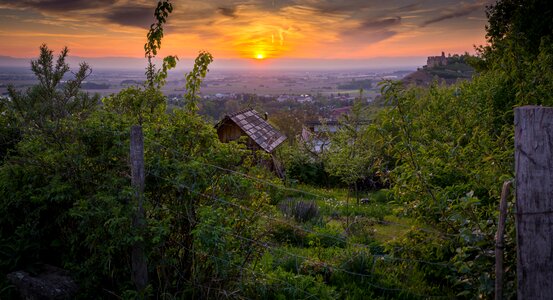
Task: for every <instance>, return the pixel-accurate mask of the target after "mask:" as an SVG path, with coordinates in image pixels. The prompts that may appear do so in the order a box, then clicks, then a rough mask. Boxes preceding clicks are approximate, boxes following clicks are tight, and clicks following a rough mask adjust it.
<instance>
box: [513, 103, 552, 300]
mask: <svg viewBox="0 0 553 300" xmlns="http://www.w3.org/2000/svg"><path fill="white" fill-rule="evenodd" d="M515 173H516V229H517V254H518V258H517V279H518V288H517V294H518V299H553V108H551V107H540V106H524V107H519V108H516V109H515Z"/></svg>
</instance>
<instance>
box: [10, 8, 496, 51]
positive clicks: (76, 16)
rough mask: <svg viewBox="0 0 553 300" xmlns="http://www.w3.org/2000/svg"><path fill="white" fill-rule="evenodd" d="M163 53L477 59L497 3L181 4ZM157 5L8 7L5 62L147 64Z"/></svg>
mask: <svg viewBox="0 0 553 300" xmlns="http://www.w3.org/2000/svg"><path fill="white" fill-rule="evenodd" d="M173 3H174V12H173V13H172V14H171V15H170V16H169V19H168V20H169V21H168V23H167V25H166V35H165V37H164V39H163V41H162V49H161V52H160V56H163V55H169V54H176V55H178V56H179V57H181V58H191V57H195V56H196V54H197V53H198V51H199V50H207V51H209V52H211V53H212V54H213V55H214V57H215V58H216V59H217V58H219V59H221V58H223V59H250V60H254V61H265V60H273V59H281V58H283V59H287V58H297V59H307V58H309V59H368V58H375V57H406V56H428V55H437V54H438V53H441V51H445V52H446V53H464V52H470V53H473V52H474V48H473V46H474V45H480V44H484V43H485V37H484V35H485V32H484V26H485V24H486V20H485V6H486V5H489V4H491V3H493V1H492V0H472V1H466V2H460V3H459V2H458V1H454V0H442V1H440V0H427V1H422V0H421V1H407V0H390V1H386V3H373V2H372V1H365V0H344V1H339V2H338V1H330V0H272V1H264V0H240V1H239V0H228V1H223V0H213V1H197V0H194V1H186V2H185V1H180V0H177V1H173ZM152 14H153V2H152V1H146V0H140V1H130V0H119V1H117V0H88V1H84V0H51V1H47V2H44V1H43V2H40V1H39V2H36V1H31V0H19V1H16V0H0V24H1V28H2V29H0V38H2V39H3V40H4V41H9V43H5V44H4V45H3V46H2V47H1V48H0V55H5V56H13V57H25V58H27V57H35V56H36V54H37V53H38V50H37V49H38V47H39V45H41V44H42V43H46V44H47V45H48V46H49V47H50V48H51V49H54V50H55V51H56V52H57V51H59V49H61V48H62V47H63V46H67V47H68V48H69V49H70V54H71V55H74V56H80V57H143V44H144V42H145V35H146V32H147V28H148V26H149V24H150V23H151V22H152V17H151V16H152Z"/></svg>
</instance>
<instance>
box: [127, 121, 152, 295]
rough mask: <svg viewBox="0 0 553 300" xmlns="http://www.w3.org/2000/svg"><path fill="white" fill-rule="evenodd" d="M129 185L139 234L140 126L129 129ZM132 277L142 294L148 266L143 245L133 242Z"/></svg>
mask: <svg viewBox="0 0 553 300" xmlns="http://www.w3.org/2000/svg"><path fill="white" fill-rule="evenodd" d="M130 155H131V184H132V186H133V189H134V193H135V199H136V201H137V209H136V212H135V215H134V217H133V228H134V229H135V230H137V231H138V232H139V233H140V234H142V233H143V231H144V228H145V226H146V220H145V217H144V207H143V204H144V180H145V174H144V136H143V134H142V126H139V125H133V126H132V127H131V154H130ZM132 277H133V281H134V284H135V286H136V289H137V290H138V291H139V292H142V291H143V290H144V289H145V288H146V286H147V285H148V265H147V261H146V255H145V253H144V243H143V242H142V241H138V242H135V243H134V245H133V247H132Z"/></svg>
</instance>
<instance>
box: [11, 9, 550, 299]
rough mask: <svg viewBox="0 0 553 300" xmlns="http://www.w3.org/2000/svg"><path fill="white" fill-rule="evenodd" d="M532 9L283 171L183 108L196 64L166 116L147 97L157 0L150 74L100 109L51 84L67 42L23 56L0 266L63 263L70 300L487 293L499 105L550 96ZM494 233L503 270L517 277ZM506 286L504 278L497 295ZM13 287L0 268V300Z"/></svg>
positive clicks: (395, 92)
mask: <svg viewBox="0 0 553 300" xmlns="http://www.w3.org/2000/svg"><path fill="white" fill-rule="evenodd" d="M519 4H524V5H519ZM543 7H549V6H548V3H546V2H545V0H541V1H540V0H533V1H524V3H522V1H519V0H503V1H499V2H498V3H497V4H495V5H494V6H491V7H490V8H488V17H489V20H490V24H489V26H488V28H487V30H488V41H489V42H490V45H489V46H486V47H481V48H480V53H479V56H478V57H476V58H473V61H472V62H471V63H473V64H474V65H475V66H476V67H477V69H478V72H479V73H478V74H477V75H475V76H474V77H473V79H472V81H470V82H461V83H458V84H455V85H451V86H442V85H440V84H438V83H435V84H433V85H432V86H430V87H429V88H417V87H405V86H402V85H401V84H400V83H398V82H385V83H384V84H382V91H383V99H384V100H385V101H386V106H385V107H384V108H381V109H380V110H379V112H378V113H376V112H375V111H374V110H370V109H367V108H366V107H363V105H362V104H361V103H360V102H357V103H356V104H355V107H354V108H353V111H352V114H350V115H349V116H348V117H347V118H343V119H342V120H341V124H340V125H341V126H340V129H338V131H337V132H336V134H333V135H331V136H330V139H331V147H330V149H329V151H328V152H327V153H323V154H320V153H319V154H317V153H313V152H312V151H308V149H305V148H302V147H303V145H301V144H300V143H298V144H295V145H291V146H289V147H288V148H283V149H281V151H282V153H280V157H281V158H282V159H283V164H284V166H285V169H286V177H285V178H284V179H281V178H278V177H277V176H275V175H274V174H273V173H271V172H270V171H268V170H267V169H265V168H264V167H263V166H259V165H256V164H255V161H256V159H255V157H254V156H252V155H251V151H249V150H247V149H246V148H245V147H244V145H241V144H238V143H228V144H223V143H220V142H219V140H218V138H217V135H216V133H215V131H214V128H213V126H212V125H211V124H210V123H208V122H206V121H205V120H204V119H202V117H200V116H199V115H198V114H197V113H196V111H197V109H198V105H199V103H198V102H199V99H198V97H197V95H198V91H199V88H200V85H201V81H202V78H203V77H205V74H206V73H207V72H208V66H209V63H211V61H212V59H213V58H212V57H211V55H210V54H209V53H207V52H201V53H200V55H199V56H198V59H197V60H196V64H195V67H194V69H193V70H192V71H191V72H190V73H189V74H188V75H187V76H186V78H187V94H186V95H187V97H186V99H187V104H186V106H185V107H184V108H175V109H173V110H171V111H170V112H168V110H167V108H166V99H165V97H164V96H163V94H161V92H160V87H161V86H163V84H164V80H165V78H166V73H167V70H168V69H170V68H172V67H174V66H175V64H176V63H177V60H178V59H177V58H176V57H174V56H170V57H168V58H166V59H164V61H163V65H162V66H161V68H159V69H158V68H156V66H154V65H153V64H152V58H153V57H155V55H156V54H157V50H158V49H159V47H161V39H162V37H163V25H164V24H165V22H166V21H167V18H168V16H169V15H170V13H171V11H172V6H171V4H170V2H169V1H160V2H159V4H158V7H157V9H156V12H155V16H156V19H157V20H158V22H157V23H155V24H154V25H152V28H151V30H150V33H149V34H148V43H147V44H146V46H145V50H146V53H145V55H146V58H147V59H148V64H147V69H146V75H147V81H146V82H145V83H144V84H143V85H140V86H131V87H128V88H127V89H125V90H123V91H122V92H120V93H118V94H116V95H112V96H110V97H107V98H104V99H102V103H103V105H99V104H100V102H99V99H98V98H95V97H91V96H88V95H86V94H83V93H81V92H80V86H81V84H82V82H83V81H84V80H85V79H86V77H87V76H88V74H89V72H90V70H89V68H88V66H87V65H86V64H82V65H81V66H80V69H79V71H78V72H77V73H76V74H75V76H74V78H73V79H72V80H70V81H68V82H67V83H66V84H64V85H61V78H62V77H63V76H64V74H66V73H67V72H68V71H69V68H68V66H67V64H66V63H65V59H66V56H67V50H66V49H64V50H62V51H61V54H60V55H59V57H58V59H57V61H54V57H53V52H52V51H51V50H49V49H48V48H47V47H46V45H43V46H41V47H40V56H39V58H38V59H37V60H36V61H33V62H32V69H33V71H34V72H35V74H36V76H37V78H38V79H39V82H40V83H39V84H38V85H37V86H36V87H34V88H32V89H29V90H27V91H16V90H14V89H10V98H9V99H10V100H8V98H2V99H1V100H0V125H1V126H0V147H1V148H0V155H1V161H0V162H1V165H0V216H1V218H0V273H2V274H6V273H8V272H12V271H15V270H20V269H24V270H27V271H30V272H31V273H32V272H33V270H38V269H39V267H40V266H41V265H43V264H50V265H55V266H59V267H63V268H65V269H67V270H68V271H69V272H70V274H71V275H72V276H73V277H75V278H76V279H77V281H78V283H79V285H80V290H79V294H78V298H80V299H98V298H105V299H110V298H139V297H140V298H156V299H206V298H239V299H242V298H253V299H261V298H262V299H307V298H316V299H367V298H371V299H426V298H430V297H437V298H448V299H451V298H461V299H464V298H466V299H471V298H491V297H492V296H493V292H494V291H493V284H492V282H493V279H494V278H493V276H494V275H493V263H494V262H493V256H492V255H493V254H492V253H493V251H492V250H493V247H494V234H495V231H496V224H495V222H496V220H497V206H498V202H499V193H500V187H501V184H502V182H503V180H507V179H510V178H512V177H513V172H514V170H513V125H512V108H513V107H515V106H518V105H524V104H542V105H550V106H551V105H553V93H552V92H553V72H552V71H551V70H553V44H552V40H551V33H552V31H551V26H552V25H551V22H550V20H545V19H544V18H546V17H542V16H548V14H547V13H545V14H544V13H543V12H542V11H541V10H543ZM550 13H551V12H550V11H549V15H550ZM528 16H532V18H530V19H529V18H528ZM544 27H545V29H544ZM529 45H530V46H529ZM366 120H371V122H370V123H367V122H364V121H366ZM137 123H139V124H141V125H142V128H143V132H144V140H145V165H146V185H145V206H144V209H145V212H146V215H145V216H146V226H145V227H144V228H143V230H137V229H136V228H135V227H133V226H132V220H133V214H134V212H135V208H136V205H135V203H134V198H133V189H132V188H131V180H130V168H129V131H130V127H131V125H133V124H137ZM315 186H316V187H315ZM382 187H386V188H387V189H382V190H380V191H375V189H376V188H382ZM354 198H356V199H359V200H361V199H363V201H362V202H363V203H361V201H353V199H354ZM508 222H510V223H511V224H512V222H513V220H512V216H511V217H510V220H509V221H508ZM508 229H509V230H508V234H507V238H506V246H505V253H506V259H505V264H506V267H507V269H511V270H514V269H515V261H516V253H515V249H516V247H515V245H514V228H513V226H508ZM137 241H140V242H142V243H143V245H144V250H145V255H146V257H147V262H148V275H149V276H148V277H149V278H150V280H149V281H148V287H147V288H146V289H145V290H143V291H140V290H139V289H137V288H136V287H135V286H134V285H133V282H132V280H131V277H132V276H131V250H132V246H133V245H134V244H135V243H136V242H137ZM515 275H516V273H515V272H508V273H507V274H506V278H505V280H506V282H505V289H504V290H505V292H506V296H507V297H514V295H515ZM15 295H16V291H15V288H14V287H13V286H11V285H10V284H9V283H8V282H7V281H6V278H5V277H4V276H3V277H1V278H0V298H2V299H4V298H14V297H15Z"/></svg>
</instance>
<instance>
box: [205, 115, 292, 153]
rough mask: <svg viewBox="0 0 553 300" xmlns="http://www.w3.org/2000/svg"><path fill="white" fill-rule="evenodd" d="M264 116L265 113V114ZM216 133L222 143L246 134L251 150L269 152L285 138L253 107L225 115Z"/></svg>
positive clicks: (216, 126)
mask: <svg viewBox="0 0 553 300" xmlns="http://www.w3.org/2000/svg"><path fill="white" fill-rule="evenodd" d="M265 116H266V115H265ZM215 128H217V135H218V136H219V140H220V141H221V142H223V143H227V142H230V141H234V140H237V139H239V138H240V137H242V136H247V137H248V141H247V146H248V148H249V149H252V150H263V151H265V152H267V153H269V154H272V153H273V151H274V150H275V149H276V148H277V147H278V146H279V145H280V144H282V142H284V141H285V140H286V136H284V135H283V134H282V133H280V132H278V130H276V129H275V128H274V127H273V126H272V125H271V124H269V123H268V122H267V120H266V117H265V118H264V117H262V116H261V115H260V114H259V113H258V112H257V111H255V110H254V109H253V108H248V109H245V110H242V111H239V112H236V113H233V114H230V115H227V116H225V117H224V118H223V119H222V120H221V121H220V122H219V123H217V125H215Z"/></svg>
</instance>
